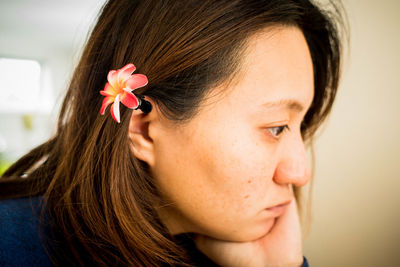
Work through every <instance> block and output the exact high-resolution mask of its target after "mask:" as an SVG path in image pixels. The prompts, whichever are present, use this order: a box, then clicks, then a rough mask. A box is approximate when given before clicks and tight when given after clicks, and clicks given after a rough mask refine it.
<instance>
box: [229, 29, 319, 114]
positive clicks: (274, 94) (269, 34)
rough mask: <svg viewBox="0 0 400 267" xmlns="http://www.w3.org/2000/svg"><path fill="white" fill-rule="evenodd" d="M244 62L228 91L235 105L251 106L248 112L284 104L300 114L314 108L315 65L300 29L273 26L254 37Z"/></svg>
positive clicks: (248, 43)
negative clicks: (312, 104)
mask: <svg viewBox="0 0 400 267" xmlns="http://www.w3.org/2000/svg"><path fill="white" fill-rule="evenodd" d="M241 63H242V65H241V70H240V71H239V74H238V75H237V77H236V78H235V83H234V86H233V87H230V88H228V91H229V93H228V96H227V98H228V99H227V100H228V101H230V102H231V104H235V105H240V103H248V104H250V103H251V105H246V108H248V109H257V108H259V107H260V106H263V107H264V108H268V107H270V108H272V107H274V108H276V107H278V106H280V105H282V106H286V107H288V108H290V107H291V108H293V109H294V110H297V111H300V108H301V106H302V107H303V108H308V107H309V106H310V104H311V102H312V99H313V96H314V78H313V66H312V60H311V56H310V53H309V50H308V46H307V42H306V40H305V38H304V35H303V33H302V32H301V30H300V29H298V28H296V27H288V26H281V27H273V28H271V27H270V28H267V29H265V30H263V31H262V32H259V33H257V34H255V35H253V36H251V37H250V38H249V39H248V42H247V46H246V49H245V53H244V54H243V58H242V62H241ZM224 89H225V90H226V89H227V88H224ZM225 96H226V95H225ZM241 106H243V104H242V105H241Z"/></svg>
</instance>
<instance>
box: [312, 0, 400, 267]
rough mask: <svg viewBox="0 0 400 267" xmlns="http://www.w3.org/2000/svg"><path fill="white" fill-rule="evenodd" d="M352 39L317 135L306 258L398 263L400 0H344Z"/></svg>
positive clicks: (323, 262)
mask: <svg viewBox="0 0 400 267" xmlns="http://www.w3.org/2000/svg"><path fill="white" fill-rule="evenodd" d="M344 4H345V8H346V9H347V13H348V16H349V20H350V28H351V29H350V30H351V45H350V50H351V51H350V54H349V56H348V59H347V62H346V66H345V69H344V76H343V82H342V85H341V87H340V90H339V93H338V97H337V102H336V103H335V105H334V108H333V112H332V114H331V117H330V118H329V121H328V123H327V125H326V127H324V130H323V131H322V135H321V136H320V138H319V139H318V140H317V142H316V157H317V159H316V173H315V183H314V190H313V223H312V226H311V230H310V234H309V235H308V237H307V238H306V240H305V248H304V250H305V251H304V253H305V255H306V256H307V257H308V258H309V261H310V264H311V266H323V267H329V266H363V267H364V266H400V229H399V228H400V86H399V84H400V71H399V70H400V66H399V65H400V52H399V51H400V1H397V0H392V1H389V0H382V1H377V0H344Z"/></svg>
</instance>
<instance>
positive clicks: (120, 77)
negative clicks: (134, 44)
mask: <svg viewBox="0 0 400 267" xmlns="http://www.w3.org/2000/svg"><path fill="white" fill-rule="evenodd" d="M135 70H136V67H135V65H133V64H132V63H129V64H127V65H126V66H125V67H123V68H121V69H118V70H111V71H110V72H109V73H108V75H107V80H108V82H107V83H106V85H105V86H104V90H102V91H100V94H101V95H103V96H105V98H104V100H103V103H102V105H101V109H100V114H101V115H104V112H105V110H106V108H107V107H108V105H110V104H111V103H112V105H111V109H110V111H111V116H112V118H113V119H114V120H115V121H117V122H118V123H119V122H120V113H119V103H120V102H121V103H122V104H124V105H125V106H126V107H128V108H131V109H137V108H140V107H139V106H140V104H141V103H142V102H143V101H144V100H143V97H142V96H139V97H137V96H136V95H135V94H134V93H133V90H135V89H137V88H140V87H143V86H145V85H147V83H148V80H147V77H146V75H144V74H132V73H133V72H134V71H135ZM145 102H147V101H145ZM147 103H148V102H147Z"/></svg>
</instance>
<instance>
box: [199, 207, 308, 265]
mask: <svg viewBox="0 0 400 267" xmlns="http://www.w3.org/2000/svg"><path fill="white" fill-rule="evenodd" d="M194 241H195V243H196V246H197V248H198V249H199V250H200V251H202V252H203V253H204V254H205V255H207V256H208V257H209V258H210V259H211V260H213V261H214V262H215V263H217V264H219V265H221V266H229V267H242V266H243V267H244V266H246V267H253V266H254V267H261V266H262V267H278V266H279V267H299V266H301V265H302V263H303V252H302V239H301V228H300V222H299V216H298V212H297V205H296V201H295V200H292V202H291V203H290V204H289V205H288V207H287V209H286V211H285V213H284V214H282V215H281V216H280V217H278V218H277V219H276V222H275V225H274V226H273V228H272V230H271V231H270V232H269V233H268V234H266V235H265V236H263V237H261V238H259V239H257V240H254V241H250V242H229V241H223V240H218V239H214V238H212V237H208V236H204V235H196V236H195V237H194Z"/></svg>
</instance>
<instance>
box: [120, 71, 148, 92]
mask: <svg viewBox="0 0 400 267" xmlns="http://www.w3.org/2000/svg"><path fill="white" fill-rule="evenodd" d="M147 83H148V80H147V76H146V75H144V74H134V75H132V76H131V77H130V78H129V79H128V80H127V81H126V83H125V87H128V88H129V89H131V90H135V89H137V88H139V87H143V86H145V85H147Z"/></svg>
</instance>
